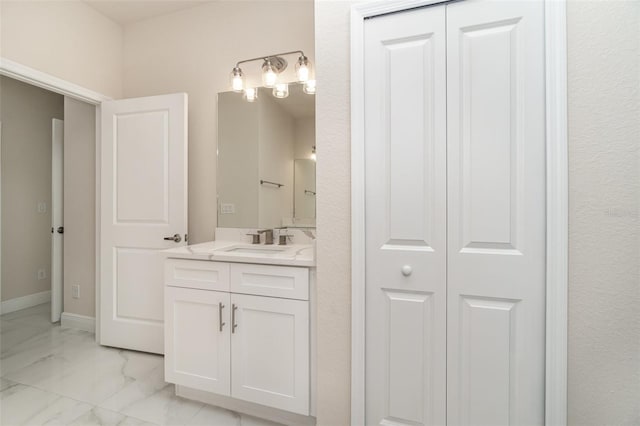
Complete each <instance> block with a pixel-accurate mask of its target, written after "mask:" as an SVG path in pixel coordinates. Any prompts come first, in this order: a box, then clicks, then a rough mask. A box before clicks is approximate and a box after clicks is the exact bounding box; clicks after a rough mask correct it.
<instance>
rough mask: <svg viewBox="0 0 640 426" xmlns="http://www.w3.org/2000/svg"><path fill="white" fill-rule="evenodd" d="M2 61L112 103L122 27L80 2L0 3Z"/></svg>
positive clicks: (118, 79)
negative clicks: (78, 87)
mask: <svg viewBox="0 0 640 426" xmlns="http://www.w3.org/2000/svg"><path fill="white" fill-rule="evenodd" d="M0 56H2V57H3V58H7V59H11V60H12V61H15V62H18V63H20V64H22V65H26V66H28V67H31V68H35V69H36V70H38V71H42V72H45V73H48V74H51V75H53V76H56V77H59V78H62V79H64V80H67V81H70V82H72V83H75V84H78V85H80V86H83V87H86V88H88V89H91V90H94V91H96V92H98V93H102V94H104V95H107V96H111V97H113V98H119V97H120V96H121V94H122V28H121V27H120V26H119V25H118V24H116V23H114V22H113V21H111V20H109V19H108V18H106V17H104V16H103V15H101V14H99V13H98V12H96V11H95V10H94V9H92V8H91V7H90V6H87V5H86V4H84V3H83V2H81V1H23V0H20V1H13V0H2V2H0Z"/></svg>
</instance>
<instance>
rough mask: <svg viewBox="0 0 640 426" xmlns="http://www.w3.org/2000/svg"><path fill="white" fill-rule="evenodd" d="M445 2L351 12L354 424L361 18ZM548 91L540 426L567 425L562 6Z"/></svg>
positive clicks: (557, 2)
mask: <svg viewBox="0 0 640 426" xmlns="http://www.w3.org/2000/svg"><path fill="white" fill-rule="evenodd" d="M449 1H450V0H393V1H384V0H383V1H375V2H371V3H364V4H357V5H354V6H352V7H351V424H352V425H361V424H365V330H366V328H365V326H366V323H365V259H366V257H365V197H364V190H365V160H364V155H365V149H364V148H365V147H364V130H365V127H364V107H365V101H364V93H365V92H364V21H365V19H368V18H372V17H375V16H380V15H384V14H389V13H395V12H400V11H404V10H409V9H414V8H418V7H426V6H432V5H437V4H445V3H448V2H449ZM544 7H545V23H544V26H545V90H546V96H545V98H546V101H545V106H546V112H545V114H546V116H545V118H546V166H547V171H546V201H547V211H546V224H547V234H546V330H545V339H546V345H545V346H546V356H545V376H546V377H545V424H546V425H548V426H552V425H553V426H561V425H566V424H567V319H568V306H567V302H568V297H567V296H568V232H569V224H568V197H569V187H568V169H569V165H568V155H567V36H566V29H567V19H566V0H544Z"/></svg>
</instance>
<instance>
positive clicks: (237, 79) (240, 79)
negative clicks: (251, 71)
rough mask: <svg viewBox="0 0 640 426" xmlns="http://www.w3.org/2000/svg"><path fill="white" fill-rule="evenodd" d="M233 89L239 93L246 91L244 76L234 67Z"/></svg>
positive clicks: (232, 76)
mask: <svg viewBox="0 0 640 426" xmlns="http://www.w3.org/2000/svg"><path fill="white" fill-rule="evenodd" d="M231 89H232V90H233V91H234V92H238V93H240V92H242V89H244V74H243V73H242V70H241V69H240V68H239V67H234V68H233V70H232V71H231Z"/></svg>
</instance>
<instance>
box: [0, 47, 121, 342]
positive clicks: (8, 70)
mask: <svg viewBox="0 0 640 426" xmlns="http://www.w3.org/2000/svg"><path fill="white" fill-rule="evenodd" d="M0 75H3V76H6V77H11V78H13V79H15V80H18V81H22V82H24V83H27V84H31V85H33V86H37V87H41V88H43V89H46V90H49V91H51V92H55V93H59V94H61V95H64V96H68V97H70V98H73V99H77V100H79V101H82V102H86V103H88V104H90V105H94V106H95V107H96V135H95V136H96V137H95V139H96V158H95V165H96V176H95V178H96V199H95V206H96V217H95V219H96V224H95V235H96V246H95V249H96V256H95V259H96V271H95V272H96V273H95V283H96V301H95V302H96V314H95V315H96V318H95V319H96V325H95V338H96V341H99V338H100V336H99V331H100V327H99V326H98V325H99V324H98V321H99V318H100V164H101V158H100V146H101V140H100V130H101V129H100V116H101V104H102V102H104V101H110V100H112V98H111V97H109V96H106V95H103V94H102V93H98V92H95V91H93V90H90V89H87V88H86V87H82V86H79V85H77V84H75V83H72V82H70V81H67V80H64V79H62V78H59V77H55V76H53V75H51V74H47V73H45V72H42V71H39V70H37V69H34V68H31V67H28V66H26V65H23V64H20V63H18V62H15V61H12V60H11V59H7V58H4V57H2V56H0Z"/></svg>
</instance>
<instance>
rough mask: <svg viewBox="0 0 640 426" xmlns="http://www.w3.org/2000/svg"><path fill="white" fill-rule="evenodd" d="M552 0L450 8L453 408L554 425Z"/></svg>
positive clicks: (456, 417)
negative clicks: (548, 97)
mask: <svg viewBox="0 0 640 426" xmlns="http://www.w3.org/2000/svg"><path fill="white" fill-rule="evenodd" d="M544 76H545V70H544V3H543V2H540V1H538V2H534V1H512V2H510V1H500V2H491V1H482V2H475V1H463V2H458V3H452V4H450V5H448V6H447V106H448V114H447V120H448V145H447V149H448V311H447V315H448V327H447V333H448V335H447V342H448V359H447V371H448V373H447V374H448V382H447V383H448V387H447V390H448V412H447V414H448V417H447V423H448V424H451V425H542V424H544V354H545V338H544V327H545V119H544V113H545V109H544V108H545V107H544V102H545V100H544V93H545V87H544Z"/></svg>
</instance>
